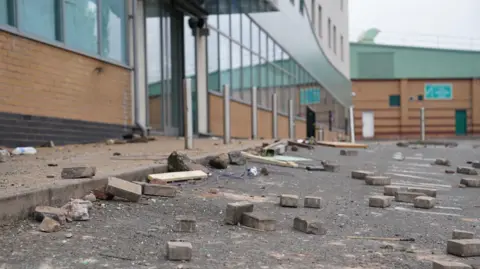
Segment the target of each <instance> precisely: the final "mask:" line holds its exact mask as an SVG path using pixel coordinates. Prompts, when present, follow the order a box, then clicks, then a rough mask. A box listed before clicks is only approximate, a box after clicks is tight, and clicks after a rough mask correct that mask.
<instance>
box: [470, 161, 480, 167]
mask: <svg viewBox="0 0 480 269" xmlns="http://www.w3.org/2000/svg"><path fill="white" fill-rule="evenodd" d="M472 167H473V168H480V161H473V162H472Z"/></svg>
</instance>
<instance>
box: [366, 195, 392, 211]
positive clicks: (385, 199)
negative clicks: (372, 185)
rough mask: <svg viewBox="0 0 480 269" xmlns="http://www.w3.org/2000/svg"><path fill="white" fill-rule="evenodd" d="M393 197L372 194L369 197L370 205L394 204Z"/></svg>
mask: <svg viewBox="0 0 480 269" xmlns="http://www.w3.org/2000/svg"><path fill="white" fill-rule="evenodd" d="M392 200H393V197H391V196H380V195H376V196H372V197H370V198H369V199H368V206H370V207H379V208H386V207H389V206H390V205H391V204H392Z"/></svg>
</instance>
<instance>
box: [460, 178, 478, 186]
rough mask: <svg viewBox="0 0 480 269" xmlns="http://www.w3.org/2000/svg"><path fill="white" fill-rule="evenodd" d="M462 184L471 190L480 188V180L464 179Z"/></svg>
mask: <svg viewBox="0 0 480 269" xmlns="http://www.w3.org/2000/svg"><path fill="white" fill-rule="evenodd" d="M460 184H463V185H465V186H466V187H470V188H480V178H462V179H461V180H460Z"/></svg>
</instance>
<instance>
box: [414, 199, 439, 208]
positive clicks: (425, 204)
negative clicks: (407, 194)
mask: <svg viewBox="0 0 480 269" xmlns="http://www.w3.org/2000/svg"><path fill="white" fill-rule="evenodd" d="M435 203H436V199H435V198H433V197H430V196H417V197H415V199H413V206H414V207H416V208H423V209H430V208H433V207H435Z"/></svg>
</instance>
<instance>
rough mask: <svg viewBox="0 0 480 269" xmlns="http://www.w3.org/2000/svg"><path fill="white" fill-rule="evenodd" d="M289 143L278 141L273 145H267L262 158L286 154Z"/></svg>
mask: <svg viewBox="0 0 480 269" xmlns="http://www.w3.org/2000/svg"><path fill="white" fill-rule="evenodd" d="M286 148H287V143H286V142H285V141H277V142H275V143H273V144H270V145H267V146H265V147H263V149H262V156H270V157H271V156H275V155H282V154H284V153H285V151H286Z"/></svg>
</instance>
